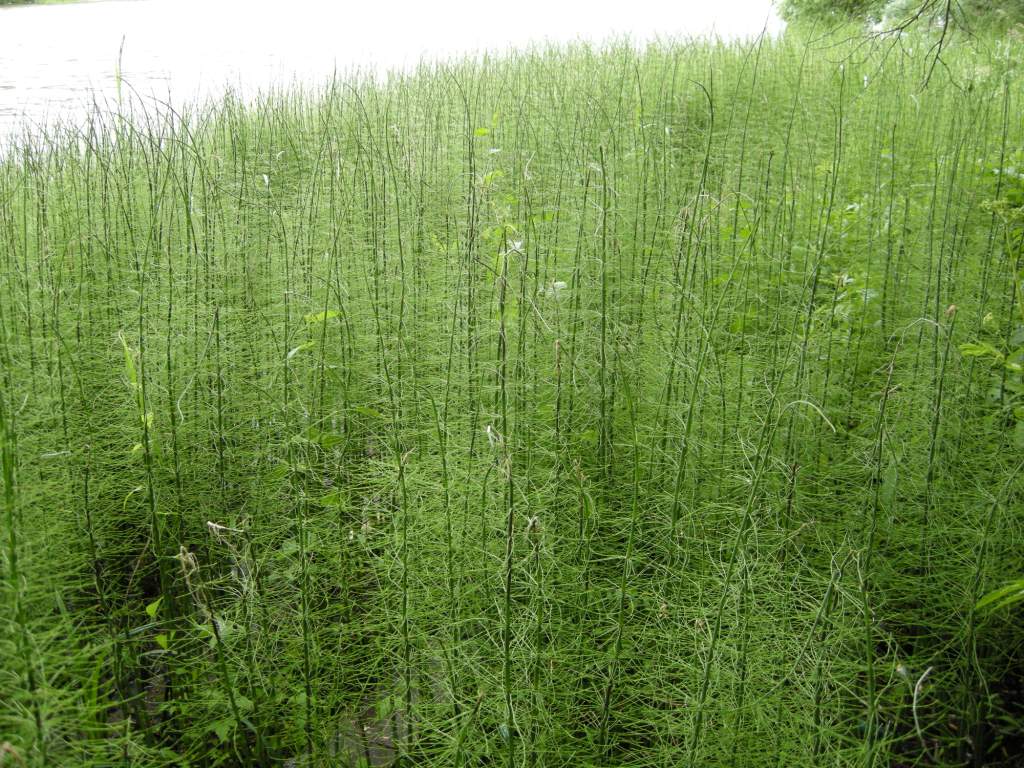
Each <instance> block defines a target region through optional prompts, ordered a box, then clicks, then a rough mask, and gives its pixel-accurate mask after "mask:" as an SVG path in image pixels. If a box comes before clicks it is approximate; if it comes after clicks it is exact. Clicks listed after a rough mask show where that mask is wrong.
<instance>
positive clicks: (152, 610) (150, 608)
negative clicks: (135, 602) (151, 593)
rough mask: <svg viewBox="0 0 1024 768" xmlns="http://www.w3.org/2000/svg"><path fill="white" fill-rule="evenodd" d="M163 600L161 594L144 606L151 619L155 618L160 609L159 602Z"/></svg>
mask: <svg viewBox="0 0 1024 768" xmlns="http://www.w3.org/2000/svg"><path fill="white" fill-rule="evenodd" d="M163 601H164V598H163V595H161V596H160V597H158V598H157V599H156V600H154V601H153V602H152V603H150V604H149V605H147V606H146V613H148V614H149V618H151V619H155V618H156V614H157V611H159V610H160V603H162V602H163Z"/></svg>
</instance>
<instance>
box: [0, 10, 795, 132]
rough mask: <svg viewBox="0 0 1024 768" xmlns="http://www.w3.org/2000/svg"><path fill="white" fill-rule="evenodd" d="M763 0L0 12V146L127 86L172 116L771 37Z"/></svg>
mask: <svg viewBox="0 0 1024 768" xmlns="http://www.w3.org/2000/svg"><path fill="white" fill-rule="evenodd" d="M781 26H782V23H781V22H780V21H779V19H778V17H777V16H776V14H775V12H774V10H773V7H772V0H718V1H717V2H714V3H708V2H705V1H704V0H676V2H667V1H666V0H630V2H622V1H621V0H619V1H618V2H610V3H603V4H602V3H600V2H596V1H595V0H591V2H579V1H577V0H571V1H568V2H567V1H565V0H519V1H518V2H516V3H510V4H498V3H486V2H482V1H481V0H476V1H474V2H470V1H469V0H448V1H447V2H435V3H430V2H410V1H409V0H389V2H386V3H385V2H379V3H373V2H365V0H364V1H363V2H353V3H348V2H329V1H323V2H315V1H314V0H288V2H286V3H281V2H259V1H258V0H248V1H246V0H106V1H100V2H83V3H72V4H58V5H29V6H0V143H3V142H4V140H5V139H8V138H9V137H10V136H12V135H15V134H16V133H20V132H21V131H22V130H24V127H25V126H38V125H41V124H44V123H46V122H49V121H54V120H57V119H65V120H72V121H74V120H80V119H82V117H83V115H84V114H85V113H86V112H87V111H88V110H89V108H90V105H91V104H92V103H94V102H99V103H103V102H107V103H110V102H113V101H115V100H116V93H117V75H116V72H117V69H118V61H119V58H120V66H121V72H122V76H123V83H124V84H125V87H130V89H131V90H133V91H134V92H135V93H137V94H138V95H140V96H141V97H143V98H151V97H155V98H159V99H161V100H168V98H169V99H170V101H172V102H173V103H174V104H182V103H184V102H189V101H195V100H201V99H203V98H206V97H211V96H217V95H219V94H221V93H223V92H224V90H225V89H226V88H232V89H233V90H234V91H235V92H237V93H239V94H240V95H242V96H251V95H253V94H254V93H256V92H258V91H259V90H261V89H266V88H269V87H273V86H279V85H282V84H288V83H290V82H295V81H298V82H303V83H309V84H317V83H322V82H325V81H326V80H327V79H329V77H330V76H331V74H332V72H334V71H337V72H338V73H341V74H344V73H345V72H352V71H356V70H359V71H363V72H367V71H372V72H376V73H380V72H385V71H387V70H391V69H407V68H410V67H412V66H415V65H416V64H417V63H418V62H420V61H423V60H432V59H439V58H443V57H449V56H453V55H461V54H471V53H476V52H480V51H504V50H507V49H509V48H511V47H522V46H526V45H529V44H531V43H542V42H568V41H573V40H590V41H595V42H600V41H602V40H607V39H609V38H610V37H612V36H622V35H629V36H630V38H631V39H633V40H635V41H643V40H649V39H652V38H656V37H662V38H665V37H678V36H681V37H691V36H699V35H708V34H717V35H719V36H722V37H739V36H743V37H748V36H754V35H757V34H758V33H759V32H760V31H761V30H763V29H767V30H768V31H769V32H777V31H779V30H780V29H781Z"/></svg>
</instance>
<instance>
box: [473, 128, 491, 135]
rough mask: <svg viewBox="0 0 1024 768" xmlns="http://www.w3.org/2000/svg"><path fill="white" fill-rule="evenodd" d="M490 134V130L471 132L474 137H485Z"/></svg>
mask: <svg viewBox="0 0 1024 768" xmlns="http://www.w3.org/2000/svg"><path fill="white" fill-rule="evenodd" d="M490 132H491V129H490V128H477V129H476V130H475V131H473V135H474V136H487V135H488V134H489V133H490Z"/></svg>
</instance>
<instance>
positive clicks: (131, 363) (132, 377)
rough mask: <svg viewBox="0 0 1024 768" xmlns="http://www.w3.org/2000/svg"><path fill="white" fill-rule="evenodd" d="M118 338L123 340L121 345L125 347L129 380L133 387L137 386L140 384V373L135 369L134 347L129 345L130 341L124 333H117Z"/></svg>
mask: <svg viewBox="0 0 1024 768" xmlns="http://www.w3.org/2000/svg"><path fill="white" fill-rule="evenodd" d="M117 338H119V339H120V340H121V346H122V347H124V370H125V373H127V374H128V381H129V382H130V383H131V385H132V387H137V386H139V375H138V373H137V372H136V370H135V356H134V355H133V354H132V348H131V347H129V346H128V341H127V340H126V339H125V337H124V334H123V333H119V334H117Z"/></svg>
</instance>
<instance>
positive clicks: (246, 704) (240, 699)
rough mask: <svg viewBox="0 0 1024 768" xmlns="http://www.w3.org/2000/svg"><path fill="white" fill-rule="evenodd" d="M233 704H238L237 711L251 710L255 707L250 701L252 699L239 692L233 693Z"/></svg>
mask: <svg viewBox="0 0 1024 768" xmlns="http://www.w3.org/2000/svg"><path fill="white" fill-rule="evenodd" d="M235 704H237V705H238V711H239V712H252V711H253V710H254V709H255V708H256V705H255V704H253V703H252V699H250V698H247V697H245V696H243V695H242V694H240V693H236V694H235Z"/></svg>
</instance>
